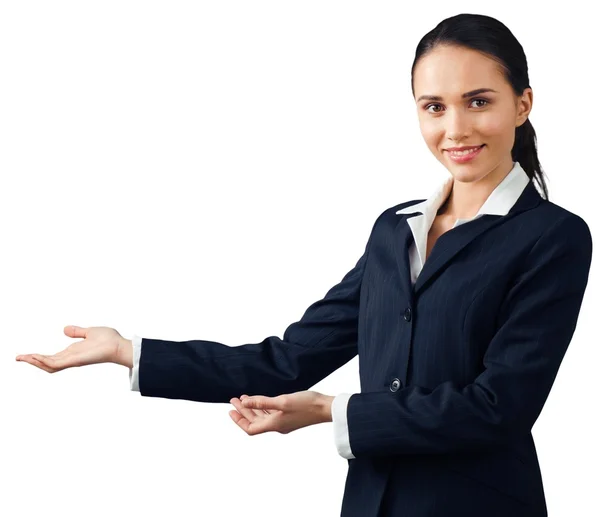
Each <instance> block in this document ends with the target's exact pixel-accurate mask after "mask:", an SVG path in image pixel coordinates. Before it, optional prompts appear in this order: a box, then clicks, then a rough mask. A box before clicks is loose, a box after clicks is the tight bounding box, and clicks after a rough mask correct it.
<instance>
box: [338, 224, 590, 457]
mask: <svg viewBox="0 0 600 517" xmlns="http://www.w3.org/2000/svg"><path fill="white" fill-rule="evenodd" d="M591 257H592V239H591V234H590V231H589V228H588V226H587V224H586V223H585V221H584V220H583V219H582V218H580V217H579V216H577V215H575V214H570V215H569V216H567V217H566V218H563V219H561V220H560V221H558V222H557V223H556V224H554V225H553V226H552V227H550V228H549V229H547V230H546V231H545V232H544V233H543V234H542V236H541V237H540V238H539V239H538V241H537V242H536V243H535V245H534V246H533V247H532V249H531V251H530V253H529V255H528V256H527V259H526V260H525V262H524V264H523V266H524V267H523V270H522V271H523V272H522V273H521V274H520V275H519V277H518V278H517V279H516V280H515V282H514V283H513V284H512V285H511V286H510V287H509V289H508V291H507V295H506V297H505V299H504V300H503V304H502V306H501V310H500V312H499V315H498V318H499V319H498V330H497V332H496V333H495V335H494V337H493V338H492V339H491V341H490V343H489V345H488V348H487V350H486V353H485V356H484V360H483V363H484V367H485V369H484V370H483V372H482V373H481V374H480V375H479V376H478V377H476V378H475V379H474V381H473V382H472V383H471V384H468V385H461V386H459V385H457V384H456V383H455V382H453V381H447V382H443V383H441V384H439V385H438V386H436V387H435V388H434V389H425V388H423V387H420V386H417V385H414V386H407V387H405V388H404V389H400V390H398V391H396V392H392V391H385V392H373V393H357V394H353V395H352V396H351V397H350V399H349V400H348V407H347V423H348V429H349V439H350V447H351V450H352V454H353V455H354V456H355V457H357V458H360V457H361V456H371V455H388V454H411V453H424V454H427V453H431V454H436V453H438V454H439V453H450V452H457V451H469V450H476V449H480V450H481V449H486V448H494V447H497V446H498V444H499V443H500V442H504V443H506V442H508V441H510V440H511V439H513V438H514V437H515V435H522V434H523V433H527V432H530V431H531V428H532V427H533V424H534V423H535V421H536V420H537V418H538V416H539V414H540V412H541V410H542V407H543V406H544V404H545V401H546V399H547V397H548V395H549V392H550V388H551V387H552V384H553V383H554V379H555V377H556V375H557V373H558V368H559V366H560V363H561V361H562V359H563V356H564V354H565V353H566V350H567V346H568V344H569V342H570V341H571V337H572V335H573V333H574V331H575V326H576V323H577V318H578V315H579V310H580V306H581V303H582V299H583V295H584V291H585V288H586V285H587V280H588V273H589V268H590V263H591Z"/></svg>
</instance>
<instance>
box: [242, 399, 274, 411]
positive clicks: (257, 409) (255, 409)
mask: <svg viewBox="0 0 600 517" xmlns="http://www.w3.org/2000/svg"><path fill="white" fill-rule="evenodd" d="M245 398H248V395H242V396H241V397H240V400H242V401H243V400H244V399H245ZM253 411H254V413H255V414H257V415H259V416H260V415H270V414H271V413H270V412H269V411H268V410H267V409H254V410H253Z"/></svg>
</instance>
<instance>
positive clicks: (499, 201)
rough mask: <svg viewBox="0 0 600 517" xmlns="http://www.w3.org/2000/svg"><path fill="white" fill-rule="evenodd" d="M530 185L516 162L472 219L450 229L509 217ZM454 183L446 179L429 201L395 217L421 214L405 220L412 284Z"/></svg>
mask: <svg viewBox="0 0 600 517" xmlns="http://www.w3.org/2000/svg"><path fill="white" fill-rule="evenodd" d="M529 181H530V178H529V176H527V173H526V172H525V171H524V170H523V168H522V167H521V165H520V164H519V162H513V168H512V169H511V171H510V172H509V173H508V174H507V175H506V177H505V178H504V179H503V180H502V182H500V184H499V185H498V186H497V187H496V188H495V189H494V190H493V191H492V193H491V194H490V195H489V196H488V198H487V199H486V201H485V203H484V204H483V205H482V206H481V208H480V209H479V212H477V214H476V215H475V217H472V218H471V219H457V220H456V221H455V223H454V226H453V227H452V228H456V227H457V226H460V225H461V224H464V223H467V222H469V221H473V220H475V219H478V218H479V217H481V216H483V215H501V216H502V215H506V214H508V212H509V211H510V209H511V208H512V207H513V205H514V204H515V203H516V201H517V199H519V196H520V195H521V194H522V193H523V190H524V189H525V187H526V186H527V184H528V183H529ZM453 182H454V178H453V177H450V178H448V179H447V180H446V181H445V182H444V183H443V184H442V185H441V186H439V187H438V188H437V189H436V190H435V191H434V192H433V194H432V195H431V197H430V198H429V199H426V200H425V201H421V202H420V203H416V204H414V205H411V206H407V207H405V208H402V209H400V210H398V211H397V212H396V214H414V213H415V212H420V213H421V214H422V215H418V216H416V217H410V218H409V219H407V222H408V225H409V226H410V228H411V231H412V233H413V236H414V246H411V248H410V254H411V274H412V277H413V283H414V281H415V279H416V276H417V275H418V274H419V272H420V270H421V269H422V268H423V264H424V263H425V253H426V248H427V235H428V233H429V229H430V228H431V225H432V223H433V221H434V220H435V218H436V216H437V212H438V210H439V208H440V206H442V204H443V203H444V202H445V201H446V199H447V198H448V195H449V194H450V192H451V190H452V185H453Z"/></svg>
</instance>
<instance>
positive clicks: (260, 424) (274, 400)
mask: <svg viewBox="0 0 600 517" xmlns="http://www.w3.org/2000/svg"><path fill="white" fill-rule="evenodd" d="M333 399H334V397H330V396H327V395H323V394H322V393H318V392H316V391H298V392H296V393H290V394H285V395H279V396H278V397H264V396H262V395H255V396H252V397H249V396H248V395H242V396H241V397H240V398H239V399H238V398H236V397H234V398H232V399H231V400H230V402H231V403H232V404H233V405H234V406H235V409H236V410H237V411H230V412H229V416H230V417H231V419H232V420H233V421H234V422H235V423H236V424H237V425H239V426H240V427H241V428H242V429H243V430H244V431H246V433H247V434H249V435H255V434H260V433H268V432H269V431H277V432H278V433H281V434H287V433H290V432H292V431H295V430H296V429H300V428H301V427H306V426H309V425H313V424H321V423H324V422H331V421H332V418H331V402H332V401H333Z"/></svg>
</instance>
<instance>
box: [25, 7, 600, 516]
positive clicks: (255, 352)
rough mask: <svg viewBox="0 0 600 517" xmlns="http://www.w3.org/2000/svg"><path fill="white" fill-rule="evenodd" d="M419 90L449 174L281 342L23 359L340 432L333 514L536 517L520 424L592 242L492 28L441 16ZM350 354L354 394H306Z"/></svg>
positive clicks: (573, 319) (571, 304) (408, 207)
mask: <svg viewBox="0 0 600 517" xmlns="http://www.w3.org/2000/svg"><path fill="white" fill-rule="evenodd" d="M412 91H413V96H414V98H415V102H416V107H417V110H418V117H419V123H420V129H421V133H422V135H423V137H424V139H425V141H426V143H427V146H428V147H429V149H430V150H431V152H432V153H433V154H434V155H435V156H436V158H437V159H438V160H439V161H440V162H441V163H442V164H443V165H444V166H445V167H446V168H447V169H448V171H449V172H450V175H451V177H450V178H449V179H448V181H446V182H445V183H444V184H443V185H441V186H440V188H439V189H437V190H436V191H435V192H434V193H433V195H432V196H431V197H429V198H428V199H426V200H412V201H405V202H403V203H400V204H398V205H395V206H393V207H390V208H388V209H386V210H384V211H383V212H382V213H381V214H380V215H379V217H378V218H377V220H376V221H375V223H374V225H373V229H372V231H371V235H370V237H369V240H368V243H367V245H366V248H365V251H364V254H363V255H362V256H361V257H360V259H359V260H358V262H357V263H356V265H355V267H354V268H353V269H352V270H351V271H349V272H348V273H347V274H346V275H345V276H344V278H343V279H342V280H341V281H340V282H339V283H338V284H337V285H335V286H334V287H333V288H331V289H330V290H329V291H328V292H327V293H326V295H325V297H324V298H322V299H321V300H319V301H317V302H315V303H313V304H312V305H311V306H310V307H309V308H308V309H307V310H306V312H305V314H304V315H303V316H302V318H301V319H300V320H299V321H297V322H294V323H292V324H291V325H290V326H289V327H288V328H287V329H286V330H285V332H284V336H283V339H280V338H278V337H277V336H270V337H267V338H265V339H264V340H263V341H262V342H260V343H251V344H246V345H242V346H238V347H229V346H227V345H225V344H222V343H218V342H214V341H205V340H192V341H184V342H172V341H164V340H159V339H149V338H144V339H141V338H139V337H137V336H136V337H135V338H134V340H133V342H132V341H129V340H126V339H123V338H122V337H121V336H120V334H119V333H118V332H117V331H116V330H114V329H110V328H106V327H93V328H87V329H84V328H79V327H71V326H70V327H66V328H65V333H66V334H67V335H68V336H70V337H73V338H83V340H82V341H79V342H76V343H74V344H72V345H70V346H69V347H68V348H67V349H66V350H64V351H62V352H60V353H58V354H55V355H53V356H44V355H40V354H28V355H22V356H18V357H17V360H22V361H26V362H29V363H31V364H33V365H35V366H37V367H39V368H42V369H44V370H45V371H48V372H56V371H59V370H62V369H65V368H69V367H72V366H82V365H87V364H94V363H100V362H109V361H110V362H115V363H118V364H122V365H125V366H127V367H129V368H130V376H131V382H132V389H139V390H140V392H141V394H142V395H145V396H155V397H166V398H179V399H187V400H195V401H202V402H228V401H229V402H231V403H232V404H233V406H234V407H235V410H234V411H231V412H230V415H231V418H232V420H233V421H234V422H235V423H237V424H238V425H239V426H240V427H241V428H242V429H244V430H245V431H246V432H247V433H248V434H250V435H254V434H259V433H263V432H268V431H277V432H280V433H289V432H291V431H293V430H296V429H299V428H301V427H305V426H308V425H312V424H316V423H321V422H328V421H333V426H334V433H335V440H336V445H337V448H338V451H339V453H340V455H341V456H343V457H344V458H346V459H347V460H348V466H349V469H348V477H347V480H346V490H345V493H344V499H343V503H342V517H354V516H356V517H358V516H360V517H365V516H375V515H380V516H400V515H402V516H403V517H422V516H425V515H427V516H440V517H441V516H443V517H449V516H461V517H481V516H482V515H485V516H486V517H494V516H503V517H504V516H507V515H510V516H511V517H519V516H527V517H535V516H545V515H547V510H546V503H545V497H544V491H543V486H542V478H541V473H540V469H539V464H538V460H537V455H536V450H535V445H534V442H533V438H532V435H531V429H532V426H533V424H534V423H535V421H536V419H537V418H538V416H539V414H540V412H541V410H542V407H543V405H544V403H545V401H546V398H547V396H548V394H549V392H550V389H551V386H552V384H553V382H554V379H555V377H556V374H557V372H558V368H559V366H560V363H561V361H562V358H563V357H564V354H565V352H566V349H567V346H568V344H569V342H570V340H571V337H572V335H573V332H574V330H575V325H576V323H577V318H578V314H579V310H580V307H581V303H582V299H583V296H584V291H585V288H586V285H587V279H588V273H589V268H590V262H591V254H592V241H591V235H590V231H589V228H588V226H587V224H586V223H585V222H584V221H583V219H581V218H580V217H579V216H577V215H575V214H573V213H571V212H569V211H567V210H565V209H564V208H562V207H560V206H558V205H556V204H554V203H551V202H550V201H549V200H548V193H547V189H546V185H545V182H544V179H543V173H542V169H541V166H540V163H539V161H538V157H537V151H536V144H535V131H534V129H533V127H532V125H531V122H530V121H529V119H528V116H529V114H530V112H531V108H532V101H533V97H532V89H531V88H530V86H529V78H528V72H527V62H526V58H525V55H524V53H523V49H522V47H521V45H520V44H519V43H518V41H517V40H516V39H515V38H514V36H513V35H512V33H511V32H510V31H509V30H508V28H506V27H505V26H504V25H503V24H502V23H500V22H499V21H497V20H495V19H494V18H490V17H488V16H481V15H471V14H461V15H458V16H454V17H451V18H448V19H446V20H444V21H442V22H441V23H440V24H439V25H438V26H437V27H435V28H434V29H433V30H432V31H431V32H429V33H428V34H426V35H425V36H424V38H423V39H422V40H421V41H420V42H419V45H418V47H417V51H416V56H415V60H414V63H413V68H412ZM534 180H536V181H537V182H538V184H539V185H540V187H541V190H542V193H543V197H542V195H541V194H540V193H539V192H538V190H537V189H536V187H535V186H534V184H533V181H534ZM357 354H358V356H359V361H360V363H359V364H360V380H361V392H360V393H355V394H341V395H338V396H337V397H329V396H326V395H323V394H320V393H317V392H314V391H307V390H308V389H309V388H310V387H311V386H313V385H314V384H315V383H317V382H318V381H320V380H321V379H323V378H325V377H326V376H327V375H329V374H330V373H332V372H333V371H335V370H336V369H338V368H339V367H341V366H342V365H344V364H345V363H347V362H348V361H349V360H350V359H352V358H353V357H355V356H356V355H357ZM247 393H253V394H255V395H253V396H247V395H246V394H247ZM240 395H241V396H240ZM238 396H239V398H238Z"/></svg>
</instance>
